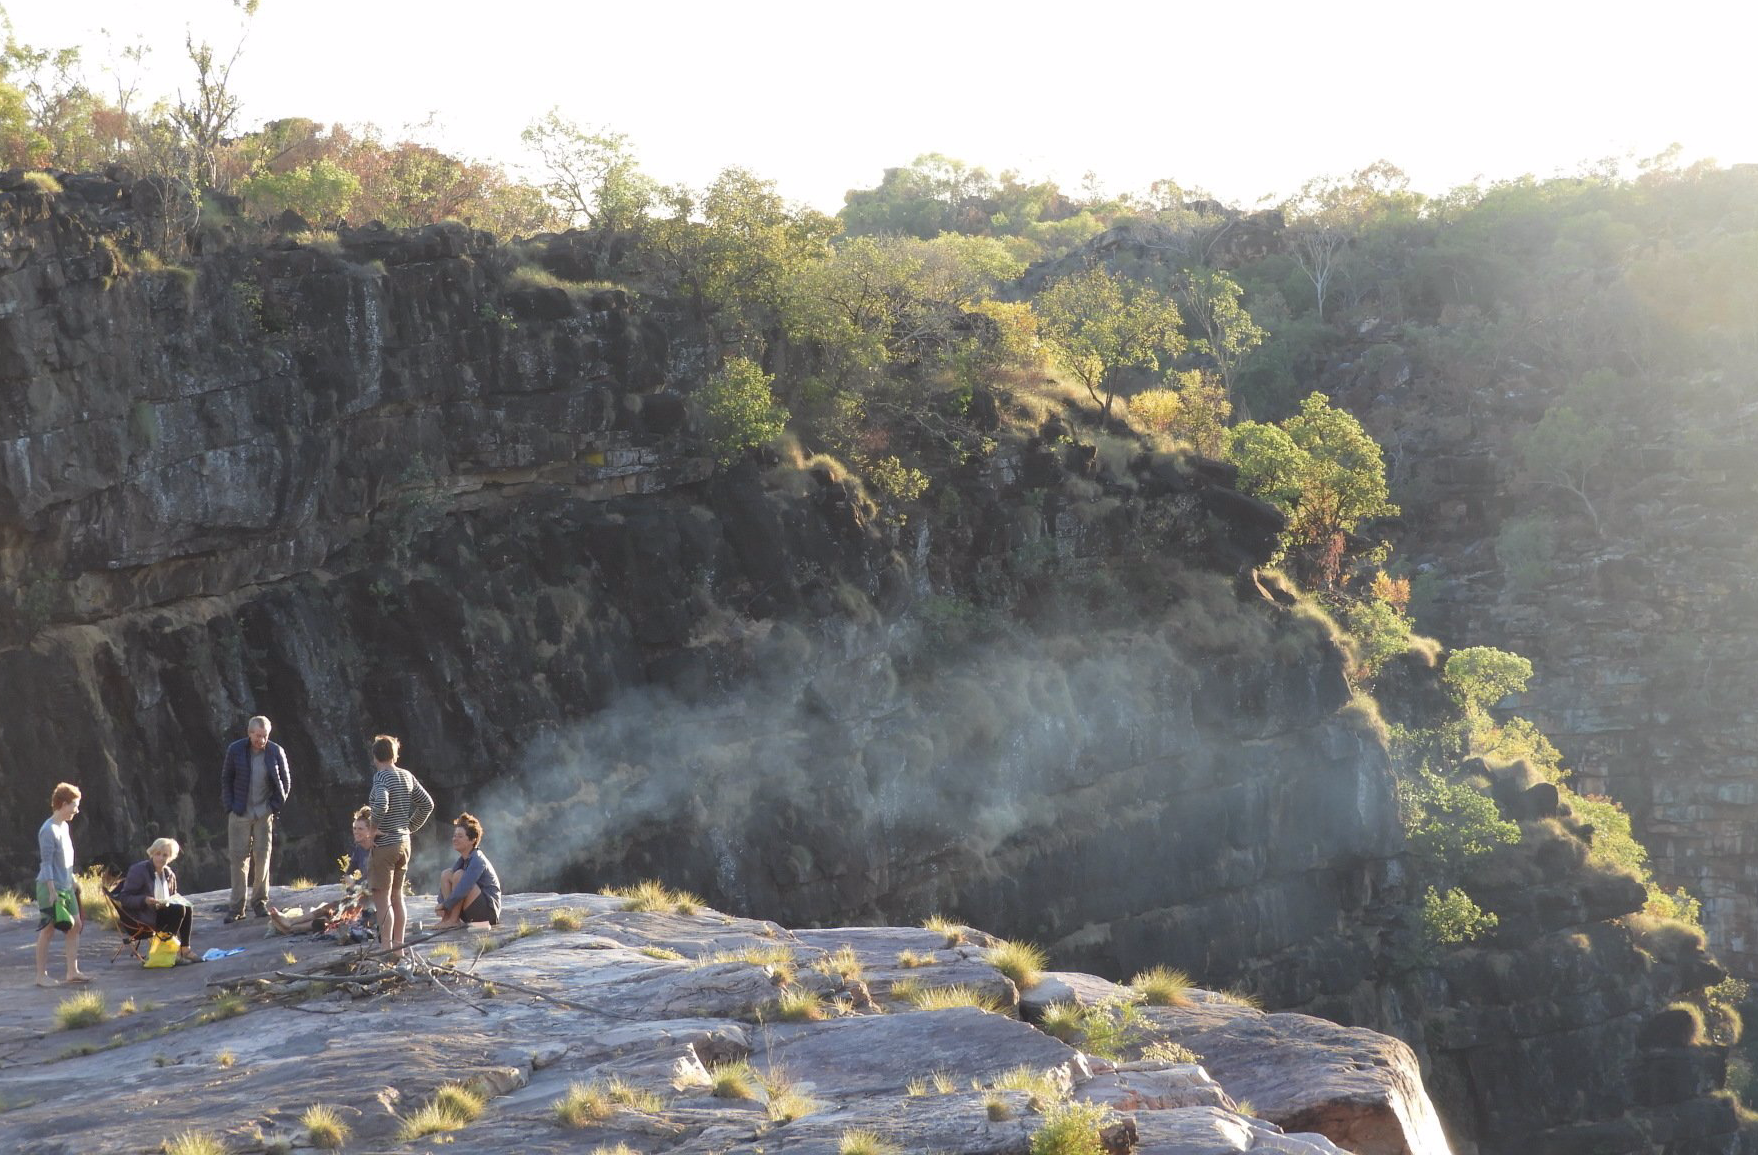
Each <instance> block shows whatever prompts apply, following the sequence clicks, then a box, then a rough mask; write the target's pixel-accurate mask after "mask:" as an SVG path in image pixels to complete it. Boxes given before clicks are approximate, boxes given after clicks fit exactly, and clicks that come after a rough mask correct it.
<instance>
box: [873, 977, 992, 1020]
mask: <svg viewBox="0 0 1758 1155" xmlns="http://www.w3.org/2000/svg"><path fill="white" fill-rule="evenodd" d="M904 986H905V984H903V983H898V984H897V986H895V987H893V988H892V991H893V993H900V992H899V991H898V988H899V987H904ZM901 993H902V997H903V998H905V999H908V1000H909V1003H910V1005H911V1006H913V1007H915V1008H916V1009H917V1010H919V1011H949V1010H952V1009H953V1008H955V1007H976V1008H977V1009H978V1010H980V1011H989V1012H991V1013H999V1012H1001V1011H1002V1010H1004V1009H1005V1004H1003V1003H1002V1001H1001V996H999V995H995V994H991V993H990V992H988V991H981V990H978V989H977V988H976V987H972V986H967V985H965V984H964V983H957V984H955V985H953V986H949V987H923V986H917V985H915V984H914V983H911V984H909V985H908V987H907V988H906V990H905V991H904V992H901Z"/></svg>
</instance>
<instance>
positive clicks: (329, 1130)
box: [299, 1103, 348, 1151]
mask: <svg viewBox="0 0 1758 1155" xmlns="http://www.w3.org/2000/svg"><path fill="white" fill-rule="evenodd" d="M299 1125H300V1126H301V1127H304V1128H305V1136H306V1138H307V1139H308V1140H310V1142H311V1145H312V1146H313V1147H316V1148H317V1149H318V1150H319V1151H335V1150H338V1149H339V1148H340V1147H341V1146H342V1144H344V1143H346V1142H347V1141H348V1124H346V1123H344V1122H342V1116H341V1115H340V1114H338V1113H337V1112H336V1109H335V1108H334V1107H331V1106H329V1105H328V1104H325V1103H313V1104H312V1105H311V1106H309V1107H307V1108H306V1109H305V1114H303V1115H301V1116H299Z"/></svg>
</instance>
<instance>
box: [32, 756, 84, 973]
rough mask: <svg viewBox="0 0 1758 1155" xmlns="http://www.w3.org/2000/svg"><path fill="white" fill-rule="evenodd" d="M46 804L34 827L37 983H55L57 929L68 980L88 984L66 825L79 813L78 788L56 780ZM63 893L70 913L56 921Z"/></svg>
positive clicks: (70, 847)
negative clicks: (38, 860)
mask: <svg viewBox="0 0 1758 1155" xmlns="http://www.w3.org/2000/svg"><path fill="white" fill-rule="evenodd" d="M49 807H50V810H51V811H52V812H51V813H50V815H49V818H48V820H47V821H46V822H44V823H43V825H42V826H41V828H39V829H38V830H37V850H38V852H39V853H40V854H41V856H42V863H43V864H42V866H41V867H40V868H39V869H38V870H37V909H38V911H39V912H40V917H39V918H38V919H37V985H38V986H39V987H52V986H54V985H55V980H54V979H53V978H51V977H50V975H49V939H50V938H51V937H52V936H53V935H54V933H55V932H56V931H57V930H59V931H61V932H63V933H64V934H66V936H67V981H68V982H70V983H89V982H91V981H92V980H91V976H90V975H87V974H85V973H84V972H82V971H81V970H80V969H79V932H80V931H82V930H84V929H85V915H84V913H83V912H81V910H80V909H79V889H78V887H76V886H75V885H74V882H73V835H72V832H71V831H69V830H68V828H67V824H68V823H69V822H71V821H73V816H74V815H75V814H78V813H79V787H77V786H75V785H73V784H72V783H69V782H60V783H57V784H56V786H55V790H54V793H53V794H51V795H50V796H49ZM63 894H68V895H72V896H73V913H72V914H71V915H70V916H68V915H63V916H62V919H63V920H57V918H56V915H55V900H56V899H57V898H60V897H61V896H62V895H63ZM65 905H66V904H65V903H64V904H63V906H65Z"/></svg>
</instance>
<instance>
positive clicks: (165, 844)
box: [116, 838, 201, 963]
mask: <svg viewBox="0 0 1758 1155" xmlns="http://www.w3.org/2000/svg"><path fill="white" fill-rule="evenodd" d="M182 849H183V848H182V847H181V846H179V845H177V840H176V839H175V838H158V839H154V840H153V844H152V845H151V846H149V847H147V856H146V858H144V859H142V860H141V861H140V862H137V863H135V864H134V865H133V866H131V867H129V868H128V877H127V878H124V879H123V880H122V886H121V887H120V888H119V889H118V890H117V892H116V897H117V899H118V900H119V901H120V902H121V904H122V909H123V910H124V911H126V912H127V913H128V916H129V917H130V918H132V919H135V920H136V921H138V922H141V923H143V924H145V925H147V926H150V927H153V928H154V929H156V930H162V931H165V932H167V933H170V934H174V935H176V936H177V941H178V942H179V943H181V944H182V945H183V949H182V950H180V951H179V952H178V953H177V961H178V962H183V963H193V962H200V961H201V958H200V956H198V955H197V954H196V953H195V952H194V951H192V950H190V949H189V932H190V929H191V927H192V925H193V923H194V922H195V908H194V907H192V906H190V905H189V900H188V899H186V898H184V897H183V896H182V895H180V894H178V893H177V873H176V872H175V871H173V870H172V869H171V860H172V859H174V858H176V857H177V855H178V854H179V853H180V852H181V851H182Z"/></svg>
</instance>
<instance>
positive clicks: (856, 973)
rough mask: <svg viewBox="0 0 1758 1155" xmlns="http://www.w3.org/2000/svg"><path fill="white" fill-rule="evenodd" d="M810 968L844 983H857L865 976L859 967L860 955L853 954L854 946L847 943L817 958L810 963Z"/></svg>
mask: <svg viewBox="0 0 1758 1155" xmlns="http://www.w3.org/2000/svg"><path fill="white" fill-rule="evenodd" d="M812 969H813V970H815V971H817V972H818V973H819V974H822V975H829V976H830V977H832V978H836V979H841V980H842V981H843V982H845V983H858V982H860V981H861V980H862V979H863V978H864V977H866V972H865V970H863V969H862V967H861V960H860V957H859V956H858V955H856V954H855V948H854V947H852V946H849V945H848V944H847V943H844V944H843V945H842V946H840V947H838V948H837V949H836V950H835V951H833V952H831V953H830V954H827V955H825V956H824V957H823V958H820V959H818V960H817V961H816V962H814V963H813V964H812Z"/></svg>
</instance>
